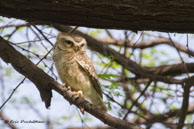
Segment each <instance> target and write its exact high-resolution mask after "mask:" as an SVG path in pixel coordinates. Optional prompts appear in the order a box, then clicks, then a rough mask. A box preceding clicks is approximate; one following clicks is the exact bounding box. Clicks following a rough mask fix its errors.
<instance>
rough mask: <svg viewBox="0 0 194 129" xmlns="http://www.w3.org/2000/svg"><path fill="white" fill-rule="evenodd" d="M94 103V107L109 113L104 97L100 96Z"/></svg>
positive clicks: (93, 100)
mask: <svg viewBox="0 0 194 129" xmlns="http://www.w3.org/2000/svg"><path fill="white" fill-rule="evenodd" d="M92 103H93V104H94V105H96V106H97V107H98V108H100V109H102V110H103V111H106V112H107V107H106V105H105V103H104V102H103V100H102V97H100V96H99V95H98V97H96V98H94V99H92Z"/></svg>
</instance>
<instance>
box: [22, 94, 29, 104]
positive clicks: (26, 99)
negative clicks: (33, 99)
mask: <svg viewBox="0 0 194 129" xmlns="http://www.w3.org/2000/svg"><path fill="white" fill-rule="evenodd" d="M22 100H23V102H24V103H30V100H29V99H28V98H27V97H26V96H24V97H23V98H22Z"/></svg>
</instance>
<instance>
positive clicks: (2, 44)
mask: <svg viewBox="0 0 194 129" xmlns="http://www.w3.org/2000/svg"><path fill="white" fill-rule="evenodd" d="M0 57H1V58H2V59H3V60H4V61H5V62H6V63H10V64H11V65H12V66H13V67H14V68H15V70H17V71H18V72H19V73H21V74H23V75H24V76H25V77H27V78H28V79H29V80H31V81H32V82H33V83H34V84H35V85H36V87H37V88H38V90H39V92H40V95H41V98H42V100H43V101H44V102H45V103H46V107H48V106H49V105H50V101H51V97H52V93H51V90H52V89H53V90H55V91H57V92H58V93H59V94H61V95H62V96H63V97H64V98H65V99H66V100H68V101H69V102H70V103H72V104H75V105H76V106H77V107H83V108H84V109H85V111H87V112H89V113H90V114H92V115H94V116H95V117H96V118H98V119H100V120H101V121H103V122H104V123H106V124H108V125H110V126H112V127H114V128H117V129H123V128H125V129H142V128H141V127H139V126H137V125H135V124H132V123H129V122H127V121H124V120H121V119H118V118H116V117H113V116H111V115H109V114H108V113H106V112H104V111H102V110H100V109H98V108H97V107H96V106H94V105H93V104H91V103H89V102H88V101H86V100H84V99H83V98H80V97H79V98H78V99H75V98H74V94H73V93H72V92H71V91H69V90H68V89H67V88H65V87H64V86H62V85H61V84H59V83H57V82H56V81H55V80H54V79H53V78H51V77H50V76H49V75H47V74H46V73H45V72H43V71H42V70H41V69H39V68H38V67H37V66H36V65H35V64H33V63H32V62H31V61H30V60H28V59H27V58H26V57H25V56H23V55H22V54H21V53H19V52H18V51H16V50H15V49H14V48H13V47H12V46H11V45H10V44H9V43H8V42H7V41H6V40H4V39H3V38H1V37H0Z"/></svg>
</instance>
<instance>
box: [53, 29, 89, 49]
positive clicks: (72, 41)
mask: <svg viewBox="0 0 194 129" xmlns="http://www.w3.org/2000/svg"><path fill="white" fill-rule="evenodd" d="M56 46H57V47H59V49H61V50H64V51H71V52H72V51H74V52H81V51H86V47H87V43H86V40H85V38H83V37H81V36H80V35H77V34H69V33H65V32H61V33H59V34H58V36H57V42H56Z"/></svg>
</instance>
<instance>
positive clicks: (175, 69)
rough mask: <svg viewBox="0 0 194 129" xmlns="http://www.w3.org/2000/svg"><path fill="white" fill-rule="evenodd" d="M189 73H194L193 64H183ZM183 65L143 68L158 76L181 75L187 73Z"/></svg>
mask: <svg viewBox="0 0 194 129" xmlns="http://www.w3.org/2000/svg"><path fill="white" fill-rule="evenodd" d="M185 66H186V67H187V70H188V72H189V73H194V63H185ZM185 66H184V64H182V63H180V64H173V65H164V66H158V67H145V68H146V69H147V70H148V71H151V72H154V73H156V74H159V75H171V76H173V75H181V74H185V73H187V71H186V70H185Z"/></svg>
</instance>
